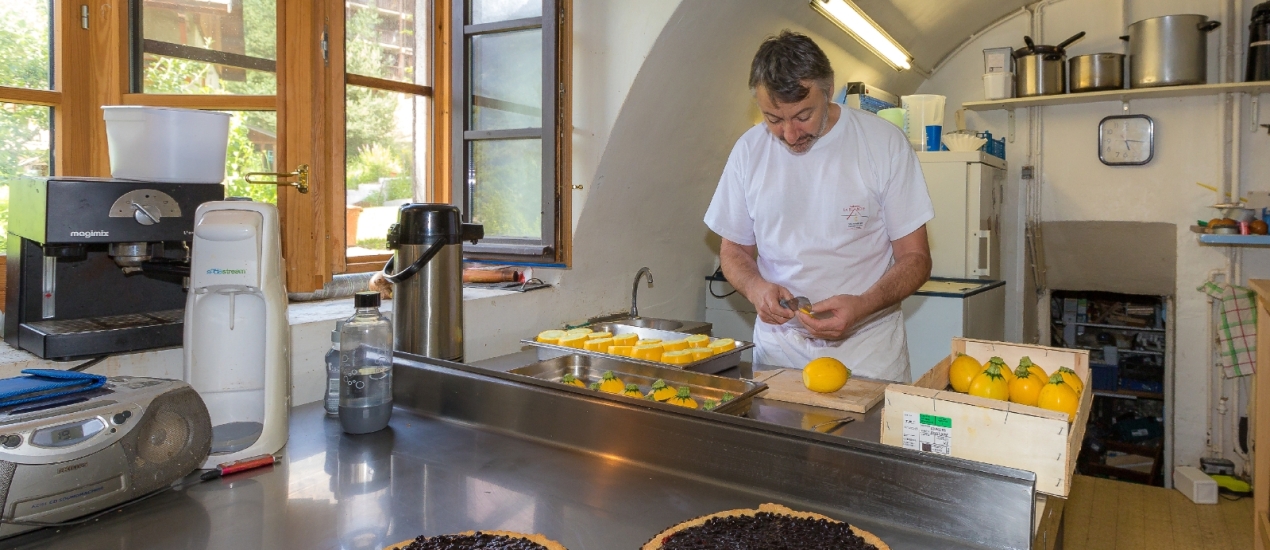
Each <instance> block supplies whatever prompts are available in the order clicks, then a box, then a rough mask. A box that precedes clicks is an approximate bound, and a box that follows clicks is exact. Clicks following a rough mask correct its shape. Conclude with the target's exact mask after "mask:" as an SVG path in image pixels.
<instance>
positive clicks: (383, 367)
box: [339, 291, 392, 434]
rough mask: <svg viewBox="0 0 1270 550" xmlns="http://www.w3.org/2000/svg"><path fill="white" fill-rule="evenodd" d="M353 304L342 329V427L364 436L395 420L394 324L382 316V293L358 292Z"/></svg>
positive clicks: (340, 410)
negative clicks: (380, 298)
mask: <svg viewBox="0 0 1270 550" xmlns="http://www.w3.org/2000/svg"><path fill="white" fill-rule="evenodd" d="M353 304H354V306H356V307H357V312H356V313H354V314H353V316H352V317H349V318H348V319H347V320H345V321H344V327H343V328H341V329H340V375H341V384H340V408H339V415H340V427H341V428H343V429H344V431H345V432H347V433H350V434H364V433H370V432H374V431H378V430H381V429H383V428H384V426H387V425H388V419H389V417H391V416H392V323H390V322H389V321H388V319H385V318H384V316H383V315H381V314H380V313H379V293H378V292H374V291H367V292H358V293H357V294H356V295H354V297H353Z"/></svg>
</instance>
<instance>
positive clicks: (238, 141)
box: [223, 111, 278, 204]
mask: <svg viewBox="0 0 1270 550" xmlns="http://www.w3.org/2000/svg"><path fill="white" fill-rule="evenodd" d="M229 113H230V114H231V115H233V117H232V118H230V119H229V148H228V149H227V150H226V151H225V181H224V182H223V183H224V185H225V196H227V197H251V199H252V200H254V201H258V202H267V203H270V204H278V186H276V185H253V184H250V183H247V181H246V176H247V173H248V172H273V171H275V162H274V161H275V159H276V155H275V151H277V147H278V113H277V112H275V111H230V112H229Z"/></svg>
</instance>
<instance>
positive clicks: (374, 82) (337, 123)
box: [328, 0, 450, 273]
mask: <svg viewBox="0 0 1270 550" xmlns="http://www.w3.org/2000/svg"><path fill="white" fill-rule="evenodd" d="M331 1H332V2H338V5H339V10H340V12H339V13H340V15H339V20H338V23H339V24H337V25H332V32H331V39H330V51H331V54H330V60H331V61H330V62H331V65H332V66H333V67H335V70H334V72H335V74H336V75H338V76H336V77H335V78H334V79H333V80H332V84H331V86H332V87H333V88H338V89H339V90H338V101H337V100H335V99H332V102H331V105H330V113H331V115H330V116H331V119H332V122H333V127H334V128H335V129H336V131H334V132H333V133H332V136H331V139H332V141H333V142H334V143H335V144H336V147H335V148H336V149H337V150H338V153H339V154H338V158H335V159H333V163H334V164H335V165H336V166H335V167H334V171H336V172H338V175H339V177H338V178H337V181H339V182H340V185H339V188H340V189H341V191H339V192H338V194H339V195H340V201H341V202H340V212H339V217H338V218H336V217H334V216H333V217H332V219H331V221H332V223H331V226H330V228H329V229H328V231H329V232H330V235H331V236H332V240H336V239H337V240H338V242H339V243H340V248H341V250H342V251H343V253H342V254H341V255H340V256H341V260H340V262H339V263H338V265H337V266H335V269H336V270H337V271H338V272H340V273H369V272H373V271H379V270H380V269H382V268H383V267H384V263H385V262H387V261H388V259H389V258H391V257H392V253H383V254H367V255H362V256H354V257H348V255H347V250H348V243H347V242H346V239H347V228H346V227H345V226H344V225H343V223H341V222H343V221H344V217H343V208H344V205H345V204H346V202H345V195H344V193H345V192H346V189H345V186H344V180H345V177H346V176H347V174H345V165H344V162H345V148H346V147H345V146H346V142H345V137H346V134H345V126H344V125H345V116H344V115H345V88H344V86H345V85H352V86H361V87H364V88H370V89H375V90H385V91H390V92H398V93H405V94H412V95H416V96H425V97H428V98H430V99H431V108H432V112H431V113H430V114H429V120H430V121H431V128H430V130H429V133H428V135H427V140H428V149H429V151H430V152H431V154H430V155H429V158H428V162H427V166H428V169H429V173H427V174H426V175H424V174H417V175H416V177H423V178H424V180H425V182H424V189H425V197H424V198H425V200H426V201H428V202H442V201H440V200H438V197H437V188H438V186H437V184H436V182H439V181H447V180H448V177H449V176H448V174H449V166H448V165H443V164H444V162H443V160H444V159H448V154H449V143H448V141H447V140H445V139H444V136H446V135H448V131H449V127H450V126H449V120H448V117H449V112H448V109H445V110H443V109H442V105H448V103H449V97H450V94H449V85H448V82H449V77H450V65H449V63H446V62H443V61H445V60H448V58H449V55H450V41H449V28H450V27H449V19H450V9H449V5H448V2H446V0H416V2H425V3H426V4H427V5H428V9H429V10H430V12H431V13H430V15H429V17H430V23H429V24H430V26H431V34H432V36H431V37H429V38H431V43H430V44H429V48H428V54H429V55H430V56H431V59H429V61H428V67H429V70H430V72H431V78H430V81H431V82H432V85H431V86H424V85H420V84H415V83H411V82H401V81H397V80H389V79H385V78H376V77H372V76H366V75H361V74H356V73H349V72H348V71H347V70H346V68H345V52H344V44H345V40H346V35H345V29H344V27H345V23H346V21H345V15H344V14H345V12H344V7H343V6H344V2H343V0H331ZM335 27H338V29H336V28H335ZM418 40H419V37H416V45H417V44H418V43H419V42H418ZM417 52H418V50H416V54H417ZM416 59H418V58H417V57H416ZM416 63H417V61H416ZM442 83H445V85H442ZM331 95H332V98H334V96H335V90H332V94H331ZM447 195H448V194H447ZM448 200H449V199H448V196H447V197H446V198H445V201H446V202H448Z"/></svg>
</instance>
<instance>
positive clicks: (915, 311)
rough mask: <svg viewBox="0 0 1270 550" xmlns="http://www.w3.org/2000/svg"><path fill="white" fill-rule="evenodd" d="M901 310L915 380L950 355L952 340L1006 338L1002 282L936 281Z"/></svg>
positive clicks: (927, 283)
mask: <svg viewBox="0 0 1270 550" xmlns="http://www.w3.org/2000/svg"><path fill="white" fill-rule="evenodd" d="M901 307H902V309H903V310H904V332H906V333H907V334H908V362H909V365H910V369H911V371H912V373H913V380H917V379H918V378H921V377H922V375H923V374H926V371H929V370H930V369H931V368H932V367H934V366H935V365H936V364H938V363H939V362H940V361H941V360H943V358H945V357H948V354H949V353H950V352H951V351H952V339H953V338H954V337H963V338H975V339H979V340H996V341H1001V340H1004V339H1005V281H984V280H979V279H947V278H941V277H935V278H932V279H931V280H929V281H927V282H926V284H924V285H922V287H921V288H920V289H918V290H917V293H916V294H914V295H912V296H909V297H908V298H905V299H904V301H903V302H902V303H901Z"/></svg>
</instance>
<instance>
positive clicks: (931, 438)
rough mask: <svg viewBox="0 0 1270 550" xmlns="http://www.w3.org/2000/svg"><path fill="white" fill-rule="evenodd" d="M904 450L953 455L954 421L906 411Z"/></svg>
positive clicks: (945, 417) (944, 417)
mask: <svg viewBox="0 0 1270 550" xmlns="http://www.w3.org/2000/svg"><path fill="white" fill-rule="evenodd" d="M904 448H905V449H915V450H918V451H926V452H928V453H936V454H941V455H948V454H951V453H952V419H951V418H948V417H947V416H935V415H933V414H919V413H915V412H908V411H904Z"/></svg>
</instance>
